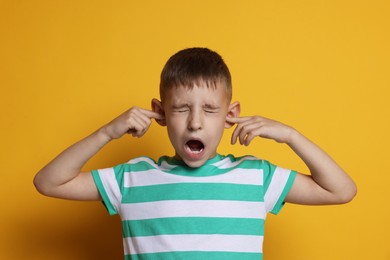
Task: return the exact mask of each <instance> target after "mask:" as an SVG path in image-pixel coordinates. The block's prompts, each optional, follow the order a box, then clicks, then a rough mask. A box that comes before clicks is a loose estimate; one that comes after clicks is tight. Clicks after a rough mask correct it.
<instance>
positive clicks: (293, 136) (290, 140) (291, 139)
mask: <svg viewBox="0 0 390 260" xmlns="http://www.w3.org/2000/svg"><path fill="white" fill-rule="evenodd" d="M301 136H302V135H301V133H300V132H298V130H296V129H295V128H292V127H291V128H290V130H289V133H288V135H287V139H286V142H285V143H286V144H287V145H289V146H293V145H294V143H296V142H297V141H298V140H299V138H300V137H301Z"/></svg>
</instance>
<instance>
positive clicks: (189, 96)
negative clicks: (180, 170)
mask: <svg viewBox="0 0 390 260" xmlns="http://www.w3.org/2000/svg"><path fill="white" fill-rule="evenodd" d="M155 106H159V107H160V108H161V113H163V114H165V122H164V123H163V124H164V125H166V126H167V130H168V136H169V139H170V141H171V143H172V145H173V147H174V149H175V152H176V155H175V157H176V158H177V159H180V160H183V161H184V162H185V163H186V164H187V165H188V166H190V167H200V166H202V165H203V164H204V163H205V162H206V161H207V160H208V159H211V158H213V157H214V156H216V153H217V147H218V144H219V142H220V140H221V138H222V134H223V131H224V128H225V127H226V128H227V127H230V126H231V125H229V124H228V123H227V122H226V116H228V115H230V116H238V114H237V113H239V103H237V102H236V103H234V104H231V105H229V100H228V94H227V92H226V89H225V87H224V86H223V85H217V87H216V88H208V87H207V86H202V85H201V86H194V87H193V88H192V89H190V88H186V87H177V88H172V89H170V90H168V92H167V93H165V99H164V101H163V103H162V104H161V103H160V102H159V101H157V100H153V109H154V110H158V109H156V108H155ZM233 110H234V111H233ZM232 111H233V112H232Z"/></svg>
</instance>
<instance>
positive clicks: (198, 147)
mask: <svg viewBox="0 0 390 260" xmlns="http://www.w3.org/2000/svg"><path fill="white" fill-rule="evenodd" d="M186 147H187V148H188V150H189V151H190V152H191V153H195V154H198V153H201V152H202V151H203V150H204V144H203V143H202V142H201V141H199V140H189V141H188V142H187V143H186Z"/></svg>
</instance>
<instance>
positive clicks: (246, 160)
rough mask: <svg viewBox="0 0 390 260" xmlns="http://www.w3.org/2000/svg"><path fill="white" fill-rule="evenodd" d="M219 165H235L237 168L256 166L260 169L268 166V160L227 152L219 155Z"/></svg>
mask: <svg viewBox="0 0 390 260" xmlns="http://www.w3.org/2000/svg"><path fill="white" fill-rule="evenodd" d="M218 164H219V166H225V167H237V168H248V169H251V168H258V169H262V168H264V167H266V168H267V167H269V165H270V162H268V161H266V160H263V159H261V158H258V157H256V156H253V155H243V156H238V157H237V156H234V155H232V154H228V155H225V156H221V160H220V161H219V162H218Z"/></svg>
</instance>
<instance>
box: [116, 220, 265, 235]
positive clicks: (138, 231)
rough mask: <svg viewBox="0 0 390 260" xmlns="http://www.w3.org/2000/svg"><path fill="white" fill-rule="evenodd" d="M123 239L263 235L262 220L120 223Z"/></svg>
mask: <svg viewBox="0 0 390 260" xmlns="http://www.w3.org/2000/svg"><path fill="white" fill-rule="evenodd" d="M122 232H123V237H137V236H158V235H177V234H199V235H200V234H204V235H206V234H223V235H252V236H263V235H264V220H263V219H253V218H207V217H176V218H157V219H144V220H126V221H123V222H122Z"/></svg>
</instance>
